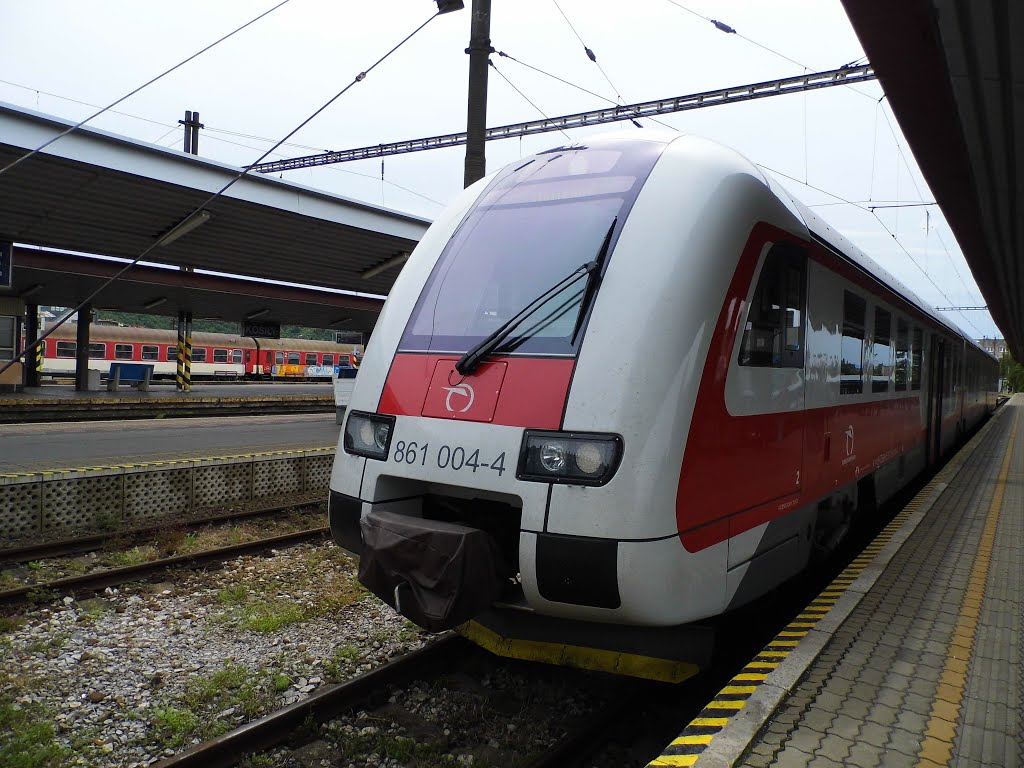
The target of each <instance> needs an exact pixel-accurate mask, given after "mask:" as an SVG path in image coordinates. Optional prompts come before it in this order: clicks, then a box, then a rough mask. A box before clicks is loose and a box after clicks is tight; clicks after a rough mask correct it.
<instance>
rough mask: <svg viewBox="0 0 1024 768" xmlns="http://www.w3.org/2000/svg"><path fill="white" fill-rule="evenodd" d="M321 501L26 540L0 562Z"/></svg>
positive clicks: (131, 541) (97, 546) (309, 506)
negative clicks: (23, 544)
mask: <svg viewBox="0 0 1024 768" xmlns="http://www.w3.org/2000/svg"><path fill="white" fill-rule="evenodd" d="M320 503H321V502H320V501H310V502H300V503H298V504H296V503H294V502H291V503H289V504H273V505H271V506H261V507H256V508H253V509H246V510H238V511H234V512H227V513H224V514H219V515H211V516H209V517H200V518H190V519H187V520H180V521H174V522H173V523H168V522H166V521H165V522H161V523H155V524H153V525H148V526H144V527H141V528H131V529H129V530H118V531H110V532H107V533H98V534H93V535H89V536H77V537H75V538H72V539H60V540H57V541H44V542H39V543H36V544H26V545H25V546H21V547H11V548H9V549H0V563H27V562H31V561H33V560H46V559H49V558H55V557H64V556H67V555H76V554H81V553H82V552H92V551H94V550H97V549H101V548H103V547H105V546H106V545H108V544H111V543H114V542H117V543H122V542H123V543H127V544H135V543H138V542H140V541H144V540H146V539H148V538H150V537H152V536H153V535H155V534H158V533H160V532H161V531H165V530H167V529H168V528H170V527H175V526H181V527H188V528H197V527H200V526H204V525H216V524H217V523H228V522H232V521H235V520H245V519H248V518H253V517H266V516H267V515H273V514H277V513H280V512H287V511H291V512H303V511H312V510H313V509H314V508H315V507H316V506H318V505H319V504H320Z"/></svg>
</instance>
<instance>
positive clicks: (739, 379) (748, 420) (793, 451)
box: [714, 243, 807, 511]
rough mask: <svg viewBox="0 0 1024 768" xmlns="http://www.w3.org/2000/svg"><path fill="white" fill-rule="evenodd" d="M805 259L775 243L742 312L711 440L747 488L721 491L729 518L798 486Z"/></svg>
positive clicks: (795, 249) (800, 484) (801, 451)
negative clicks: (722, 418)
mask: <svg viewBox="0 0 1024 768" xmlns="http://www.w3.org/2000/svg"><path fill="white" fill-rule="evenodd" d="M806 295H807V257H806V254H805V253H804V251H803V250H802V249H801V248H798V247H795V246H792V245H789V244H783V243H777V244H775V245H774V246H773V247H772V248H771V250H770V251H769V252H768V253H767V255H766V256H765V260H764V264H763V266H762V268H761V272H760V275H759V277H758V280H757V283H756V287H755V289H754V291H753V293H752V294H751V298H750V301H749V304H748V307H747V317H746V322H745V324H744V326H743V331H742V333H743V335H742V339H741V342H740V346H739V356H738V360H737V363H738V365H737V366H736V367H735V368H734V369H733V373H732V374H731V375H730V377H729V381H728V383H727V386H726V401H727V407H728V411H729V413H730V414H731V415H732V416H734V417H740V418H736V419H734V420H730V421H727V422H725V423H724V424H722V425H719V426H718V428H717V429H718V431H717V432H716V434H715V436H714V441H715V443H716V444H717V445H718V446H728V450H727V453H728V457H729V458H728V460H729V461H732V462H735V463H736V464H738V465H739V466H743V467H744V469H745V471H746V473H747V480H748V482H746V483H742V484H738V485H737V486H736V487H734V488H729V489H720V490H719V492H718V493H719V495H720V503H721V506H722V507H723V508H724V509H727V510H729V511H735V510H739V509H744V508H752V507H754V506H757V505H759V504H765V503H769V502H772V501H773V500H778V499H785V498H786V497H788V496H791V495H792V494H795V493H798V492H799V491H800V489H801V488H802V487H803V484H804V480H803V478H802V475H803V469H804V467H803V454H804V405H805V404H804V388H805V386H804V360H805V355H804V336H805V327H806V310H805V307H806Z"/></svg>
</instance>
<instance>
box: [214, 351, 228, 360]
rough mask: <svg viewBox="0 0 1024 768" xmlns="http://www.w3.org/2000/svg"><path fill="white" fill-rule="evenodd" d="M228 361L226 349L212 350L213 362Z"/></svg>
mask: <svg viewBox="0 0 1024 768" xmlns="http://www.w3.org/2000/svg"><path fill="white" fill-rule="evenodd" d="M227 361H228V351H227V350H226V349H214V350H213V362H215V363H226V362H227Z"/></svg>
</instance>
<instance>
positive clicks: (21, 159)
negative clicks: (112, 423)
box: [0, 0, 291, 370]
mask: <svg viewBox="0 0 1024 768" xmlns="http://www.w3.org/2000/svg"><path fill="white" fill-rule="evenodd" d="M290 2H291V0H281V2H280V3H278V4H277V5H275V6H274V7H273V8H270V9H269V10H266V11H264V12H263V13H261V14H260V15H259V16H257V17H256V18H254V19H251V20H249V21H247V22H246V23H245V24H243V25H242V26H240V27H238V28H237V29H235V30H233V31H231V32H228V34H226V35H224V36H223V37H221V38H219V39H217V40H214V41H213V42H212V43H210V44H209V45H207V46H206V47H205V48H203V49H202V50H200V51H197V52H195V53H193V54H192V55H191V56H189V57H188V58H187V59H185V60H183V61H180V62H178V63H177V64H175V65H174V66H173V67H171V68H170V69H167V70H164V71H163V72H161V73H160V74H159V75H157V76H156V77H154V78H152V79H150V80H148V81H146V82H145V83H143V84H142V85H140V86H139V87H138V88H136V89H135V90H133V91H130V92H129V93H126V94H125V95H124V96H122V97H121V98H119V99H117V101H114V102H111V103H110V104H108V105H107V106H105V107H103V108H102V109H100V110H99V111H97V112H94V113H93V114H91V115H89V117H87V118H85V119H84V120H82V121H80V122H78V123H75V124H74V125H72V126H70V127H69V128H67V129H65V130H64V131H61V132H60V133H58V134H57V135H56V136H54V137H52V138H50V139H48V140H47V141H44V142H43V143H42V144H40V145H39V146H38V147H36V148H35V149H33V150H31V151H29V152H27V153H26V154H24V155H22V156H21V157H19V158H17V159H16V160H13V161H11V162H10V163H8V164H7V165H6V166H4V167H3V168H0V176H2V175H3V174H4V173H6V172H7V171H9V170H11V169H12V168H14V167H15V166H17V165H20V164H21V163H23V162H25V161H26V160H28V159H29V158H30V157H32V156H33V155H35V154H37V153H38V152H41V151H42V150H44V149H46V148H47V147H48V146H50V145H51V144H53V143H54V142H55V141H58V140H60V139H62V138H64V137H65V136H67V135H68V134H69V133H71V132H72V131H75V130H78V129H79V128H81V127H82V126H83V125H85V124H86V123H88V122H89V121H90V120H92V119H94V118H96V117H99V116H100V115H102V114H103V113H104V112H106V111H107V110H109V109H112V108H113V107H116V106H117V105H118V104H120V103H121V102H122V101H125V100H126V99H129V98H131V97H132V96H134V95H135V94H136V93H138V92H139V91H141V90H143V89H144V88H148V87H149V86H151V85H152V84H153V83H155V82H156V81H157V80H160V79H161V78H163V77H165V76H167V75H169V74H170V73H171V72H173V71H174V70H176V69H179V68H181V67H183V66H185V65H186V64H188V63H189V62H190V61H192V60H193V59H195V58H197V57H199V56H201V55H202V54H204V53H206V52H207V51H208V50H210V49H211V48H213V47H215V46H217V45H219V44H220V43H223V42H224V41H225V40H227V39H228V38H230V37H233V36H235V35H237V34H238V33H239V32H241V31H242V30H243V29H245V28H246V27H249V26H252V25H253V24H255V23H256V22H257V21H259V20H260V19H262V18H264V17H266V16H268V15H270V14H271V13H273V12H274V11H276V10H277V9H278V8H280V7H282V6H284V5H287V4H288V3H290ZM0 370H6V368H3V369H0Z"/></svg>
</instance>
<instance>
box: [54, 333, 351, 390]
mask: <svg viewBox="0 0 1024 768" xmlns="http://www.w3.org/2000/svg"><path fill="white" fill-rule="evenodd" d="M77 350H78V344H77V327H76V326H75V325H74V324H73V323H67V324H65V325H62V326H61V327H59V328H57V329H56V330H55V331H54V332H53V333H52V334H50V336H49V337H47V339H46V340H45V342H44V356H43V371H42V372H43V373H44V374H48V375H55V376H60V375H74V371H75V358H76V354H77ZM89 360H90V362H89V365H90V366H92V367H99V368H101V370H106V366H107V364H109V363H112V362H121V361H123V362H138V363H149V364H151V365H153V375H154V378H161V377H163V378H173V377H174V375H175V373H176V370H177V332H176V331H168V330H161V329H156V328H128V327H124V326H111V325H94V326H92V327H91V328H90V329H89ZM353 360H355V361H356V367H358V360H359V358H358V355H357V353H356V351H355V348H354V347H353V345H351V344H335V343H334V342H332V341H317V340H314V339H257V338H253V337H249V336H238V335H235V334H228V333H204V332H202V331H198V332H196V333H193V334H192V366H191V369H192V378H193V379H226V378H229V379H241V378H249V379H271V378H301V379H322V380H326V379H329V378H331V374H332V372H333V370H334V368H335V367H337V366H339V365H340V366H341V367H351V366H352V361H353ZM275 367H276V368H279V369H280V371H279V372H278V371H276V370H275Z"/></svg>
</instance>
